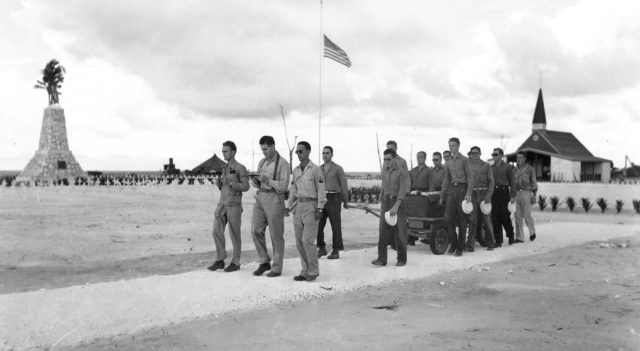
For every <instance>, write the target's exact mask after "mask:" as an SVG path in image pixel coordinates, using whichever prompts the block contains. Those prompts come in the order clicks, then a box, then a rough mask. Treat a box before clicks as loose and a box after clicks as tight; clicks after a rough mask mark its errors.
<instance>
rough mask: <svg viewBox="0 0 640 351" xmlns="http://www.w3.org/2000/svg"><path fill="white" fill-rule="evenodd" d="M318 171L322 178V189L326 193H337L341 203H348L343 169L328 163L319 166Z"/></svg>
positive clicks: (330, 162)
mask: <svg viewBox="0 0 640 351" xmlns="http://www.w3.org/2000/svg"><path fill="white" fill-rule="evenodd" d="M320 170H321V171H322V176H323V177H324V188H325V189H326V190H327V191H339V192H340V197H342V201H343V202H344V203H347V202H349V186H348V184H347V175H346V174H345V173H344V169H342V167H341V166H340V165H339V164H337V163H335V162H333V161H329V162H325V163H324V164H323V165H322V166H320Z"/></svg>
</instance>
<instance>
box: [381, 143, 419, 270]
mask: <svg viewBox="0 0 640 351" xmlns="http://www.w3.org/2000/svg"><path fill="white" fill-rule="evenodd" d="M395 157H396V152H395V151H394V150H393V149H386V150H385V151H384V166H383V170H382V187H381V189H380V227H379V236H378V258H376V259H375V260H373V261H372V262H371V263H372V264H374V265H376V266H385V265H386V264H387V246H388V245H389V243H391V242H392V241H394V242H395V243H396V245H395V246H396V250H397V253H398V261H397V263H396V266H399V267H401V266H404V265H405V264H406V263H407V212H406V209H405V206H404V204H403V201H404V199H405V195H406V193H407V188H408V187H409V183H410V182H409V172H407V170H406V169H404V168H402V167H401V166H400V165H399V164H398V163H397V162H396V161H395V160H394V159H395ZM387 211H389V214H390V215H391V216H396V215H397V216H398V220H397V223H396V225H395V226H390V225H389V224H388V223H387V222H386V221H385V218H384V217H385V216H384V214H385V212H387Z"/></svg>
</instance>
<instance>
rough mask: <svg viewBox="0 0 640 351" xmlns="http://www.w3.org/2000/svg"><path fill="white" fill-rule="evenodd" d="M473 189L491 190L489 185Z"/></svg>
mask: <svg viewBox="0 0 640 351" xmlns="http://www.w3.org/2000/svg"><path fill="white" fill-rule="evenodd" d="M473 190H478V191H482V190H489V187H486V186H484V187H482V186H481V187H477V188H473Z"/></svg>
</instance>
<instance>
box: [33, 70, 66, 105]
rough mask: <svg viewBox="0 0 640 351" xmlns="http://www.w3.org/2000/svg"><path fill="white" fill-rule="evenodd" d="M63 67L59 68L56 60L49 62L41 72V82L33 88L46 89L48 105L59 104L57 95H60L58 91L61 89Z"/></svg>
mask: <svg viewBox="0 0 640 351" xmlns="http://www.w3.org/2000/svg"><path fill="white" fill-rule="evenodd" d="M65 72H66V71H65V69H64V67H62V66H60V63H59V62H58V61H57V60H51V61H49V62H48V63H47V65H46V66H45V67H44V69H43V70H42V80H39V81H38V82H37V84H36V85H35V86H34V88H36V89H46V90H47V93H48V94H49V105H53V104H57V103H58V102H59V98H58V95H61V94H62V93H60V92H59V91H58V89H59V88H62V82H64V74H65Z"/></svg>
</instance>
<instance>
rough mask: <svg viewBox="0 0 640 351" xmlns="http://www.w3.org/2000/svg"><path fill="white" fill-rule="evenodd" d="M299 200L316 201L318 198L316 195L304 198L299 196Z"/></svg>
mask: <svg viewBox="0 0 640 351" xmlns="http://www.w3.org/2000/svg"><path fill="white" fill-rule="evenodd" d="M298 201H300V202H315V201H318V199H316V198H315V197H303V198H298Z"/></svg>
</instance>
